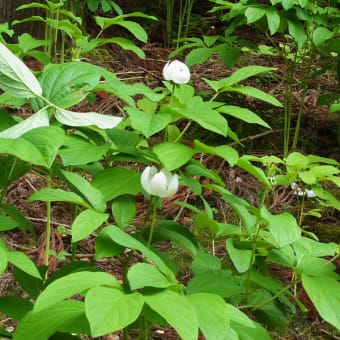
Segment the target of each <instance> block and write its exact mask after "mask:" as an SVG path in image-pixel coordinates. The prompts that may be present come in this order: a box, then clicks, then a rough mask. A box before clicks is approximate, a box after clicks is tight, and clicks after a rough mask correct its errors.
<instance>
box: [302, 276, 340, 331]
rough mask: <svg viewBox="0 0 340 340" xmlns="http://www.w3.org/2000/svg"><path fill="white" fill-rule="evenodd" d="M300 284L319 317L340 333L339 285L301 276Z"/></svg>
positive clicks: (329, 279)
mask: <svg viewBox="0 0 340 340" xmlns="http://www.w3.org/2000/svg"><path fill="white" fill-rule="evenodd" d="M302 284H303V288H304V289H305V290H306V292H307V294H308V296H309V297H310V299H311V300H312V302H313V304H314V306H315V307H316V309H317V311H318V312H319V314H320V315H321V317H322V318H323V319H324V320H326V321H327V322H329V323H330V324H332V325H333V326H334V327H336V328H337V329H338V330H339V331H340V283H339V282H338V281H336V280H334V279H332V278H329V277H309V276H307V275H304V274H303V275H302Z"/></svg>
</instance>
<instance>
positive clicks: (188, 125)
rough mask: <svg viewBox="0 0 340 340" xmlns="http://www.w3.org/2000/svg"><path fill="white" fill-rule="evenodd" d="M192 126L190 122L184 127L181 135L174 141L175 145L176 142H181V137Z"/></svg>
mask: <svg viewBox="0 0 340 340" xmlns="http://www.w3.org/2000/svg"><path fill="white" fill-rule="evenodd" d="M191 124H192V120H190V121H189V122H188V123H187V125H185V127H184V129H183V130H182V132H181V134H180V135H179V136H178V137H177V138H176V139H175V141H174V143H177V142H178V141H180V140H181V138H182V137H183V135H184V134H185V133H186V132H187V130H188V129H189V127H190V126H191Z"/></svg>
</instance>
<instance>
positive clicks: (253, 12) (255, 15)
mask: <svg viewBox="0 0 340 340" xmlns="http://www.w3.org/2000/svg"><path fill="white" fill-rule="evenodd" d="M265 14H266V11H265V9H263V8H261V7H248V8H247V9H246V11H245V13H244V15H245V16H246V18H247V24H252V23H253V22H256V21H258V20H260V19H261V18H262V17H263V16H264V15H265Z"/></svg>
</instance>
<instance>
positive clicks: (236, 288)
mask: <svg viewBox="0 0 340 340" xmlns="http://www.w3.org/2000/svg"><path fill="white" fill-rule="evenodd" d="M242 291H243V289H242V288H241V287H240V285H239V284H238V283H236V282H235V281H234V280H233V277H232V276H231V273H230V272H229V271H225V270H209V271H206V272H203V273H202V274H199V275H196V276H195V277H194V278H193V279H192V280H191V281H190V282H189V284H188V287H187V293H188V294H194V293H211V294H214V295H218V296H221V297H223V298H229V297H231V296H235V295H238V294H240V293H242Z"/></svg>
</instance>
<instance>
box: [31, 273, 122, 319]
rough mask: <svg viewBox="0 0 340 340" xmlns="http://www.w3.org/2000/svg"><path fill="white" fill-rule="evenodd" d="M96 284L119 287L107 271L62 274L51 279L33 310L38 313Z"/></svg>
mask: <svg viewBox="0 0 340 340" xmlns="http://www.w3.org/2000/svg"><path fill="white" fill-rule="evenodd" d="M96 286H108V287H114V288H117V289H121V286H120V283H119V282H118V281H117V279H116V278H115V277H114V276H112V275H110V274H107V273H101V272H87V271H83V272H79V273H72V274H69V275H67V276H64V277H62V278H60V279H58V280H56V281H53V282H52V283H51V284H50V285H48V286H47V287H46V289H45V290H44V291H43V292H42V293H41V294H40V295H39V297H38V298H37V300H36V302H35V305H34V308H33V312H34V313H38V312H40V311H42V310H44V309H47V308H50V307H51V306H53V305H55V304H57V303H59V302H61V301H62V300H64V299H67V298H69V297H71V296H73V295H74V294H79V293H82V292H84V291H85V290H87V289H90V288H93V287H96Z"/></svg>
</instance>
